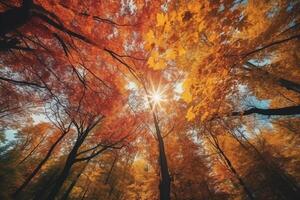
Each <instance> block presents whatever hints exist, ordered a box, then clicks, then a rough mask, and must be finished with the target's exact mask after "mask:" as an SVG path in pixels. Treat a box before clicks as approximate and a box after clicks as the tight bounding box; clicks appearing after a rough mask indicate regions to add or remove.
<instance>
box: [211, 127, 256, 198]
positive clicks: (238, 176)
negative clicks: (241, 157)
mask: <svg viewBox="0 0 300 200" xmlns="http://www.w3.org/2000/svg"><path fill="white" fill-rule="evenodd" d="M208 132H209V134H210V136H211V138H212V139H213V141H211V143H213V146H214V147H215V148H216V149H217V151H218V152H219V153H220V155H221V158H222V159H223V160H224V162H225V163H226V165H227V167H228V168H229V170H230V171H231V172H232V173H233V174H234V176H235V178H236V179H237V180H238V182H239V184H240V185H241V186H242V188H243V190H244V191H245V193H246V195H247V196H248V198H249V199H251V200H254V199H255V198H254V196H253V194H252V192H251V190H250V189H249V188H248V186H247V184H246V183H245V182H244V180H243V179H242V177H241V176H240V175H239V174H238V172H237V171H236V169H235V168H234V167H233V165H232V163H231V161H230V159H229V158H228V157H227V155H226V154H225V152H224V151H223V150H222V148H221V147H220V145H219V142H218V140H217V138H216V136H214V135H213V134H212V133H211V132H210V131H208Z"/></svg>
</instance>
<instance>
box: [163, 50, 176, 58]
mask: <svg viewBox="0 0 300 200" xmlns="http://www.w3.org/2000/svg"><path fill="white" fill-rule="evenodd" d="M165 58H166V59H171V60H172V59H174V58H176V52H175V51H174V50H172V49H168V50H167V51H166V53H165Z"/></svg>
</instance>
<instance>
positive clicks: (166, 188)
mask: <svg viewBox="0 0 300 200" xmlns="http://www.w3.org/2000/svg"><path fill="white" fill-rule="evenodd" d="M153 120H154V125H155V130H156V135H157V140H158V149H159V164H160V173H161V180H160V184H159V191H160V200H169V199H170V192H171V188H170V187H171V177H170V174H169V168H168V162H167V157H166V152H165V147H164V140H163V137H162V135H161V132H160V129H159V125H158V120H157V117H156V115H155V114H154V113H153Z"/></svg>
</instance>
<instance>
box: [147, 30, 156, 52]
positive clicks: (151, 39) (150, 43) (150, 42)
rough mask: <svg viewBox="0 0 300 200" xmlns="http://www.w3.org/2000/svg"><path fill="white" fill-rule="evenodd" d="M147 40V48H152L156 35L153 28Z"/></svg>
mask: <svg viewBox="0 0 300 200" xmlns="http://www.w3.org/2000/svg"><path fill="white" fill-rule="evenodd" d="M145 40H146V42H147V46H146V48H147V47H149V48H150V47H151V45H152V44H153V43H155V36H154V32H153V31H152V30H150V31H149V32H148V33H147V34H146V36H145Z"/></svg>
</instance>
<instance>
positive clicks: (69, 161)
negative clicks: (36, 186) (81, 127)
mask: <svg viewBox="0 0 300 200" xmlns="http://www.w3.org/2000/svg"><path fill="white" fill-rule="evenodd" d="M81 140H83V139H81ZM81 140H78V141H77V142H76V143H75V145H74V147H73V149H72V151H71V152H70V153H69V155H68V158H67V160H66V163H65V166H64V168H63V170H62V172H61V173H60V175H59V176H58V178H57V179H56V181H55V182H54V185H53V187H52V189H51V190H50V193H49V195H48V198H47V200H54V199H55V197H56V196H57V194H58V193H59V191H60V189H61V188H62V186H63V184H64V182H65V180H66V179H67V178H68V176H69V174H70V171H71V168H72V166H73V164H74V163H75V159H76V155H77V151H78V149H79V148H80V146H81V144H82V142H81Z"/></svg>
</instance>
